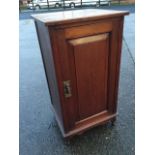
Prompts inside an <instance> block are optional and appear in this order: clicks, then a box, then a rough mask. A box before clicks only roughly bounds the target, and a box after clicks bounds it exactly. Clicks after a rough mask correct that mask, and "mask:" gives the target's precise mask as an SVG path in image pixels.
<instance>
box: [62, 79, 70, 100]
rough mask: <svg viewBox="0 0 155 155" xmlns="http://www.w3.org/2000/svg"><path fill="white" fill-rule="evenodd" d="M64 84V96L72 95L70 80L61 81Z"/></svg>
mask: <svg viewBox="0 0 155 155" xmlns="http://www.w3.org/2000/svg"><path fill="white" fill-rule="evenodd" d="M63 85H64V95H65V97H66V98H69V97H71V96H72V92H71V87H70V80H67V81H63Z"/></svg>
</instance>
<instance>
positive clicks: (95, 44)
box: [33, 9, 128, 137]
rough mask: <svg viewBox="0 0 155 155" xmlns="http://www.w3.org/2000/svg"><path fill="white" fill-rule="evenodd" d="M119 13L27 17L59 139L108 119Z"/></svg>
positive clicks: (117, 49)
mask: <svg viewBox="0 0 155 155" xmlns="http://www.w3.org/2000/svg"><path fill="white" fill-rule="evenodd" d="M127 14H128V12H125V11H107V10H99V9H86V10H74V11H64V12H55V13H45V14H37V15H33V17H34V19H35V25H36V30H37V34H38V39H39V44H40V49H41V54H42V59H43V63H44V68H45V73H46V77H47V82H48V86H49V92H50V96H51V101H52V109H53V112H54V113H55V116H56V119H57V122H58V124H59V127H60V129H61V131H62V134H63V136H64V137H69V136H73V135H75V134H79V133H81V132H83V131H85V130H87V129H89V128H92V127H94V126H97V125H99V124H103V123H106V122H107V121H110V120H111V121H114V120H115V117H116V109H117V92H118V81H119V68H120V57H121V46H122V30H123V19H124V15H127Z"/></svg>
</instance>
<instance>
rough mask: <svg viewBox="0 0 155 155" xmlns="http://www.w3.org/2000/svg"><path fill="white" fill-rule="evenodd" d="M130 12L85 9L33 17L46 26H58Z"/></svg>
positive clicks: (34, 15)
mask: <svg viewBox="0 0 155 155" xmlns="http://www.w3.org/2000/svg"><path fill="white" fill-rule="evenodd" d="M128 14H129V12H128V11H115V10H101V9H83V10H71V11H61V12H52V13H42V14H33V15H32V17H33V18H34V19H36V20H39V21H41V22H43V23H45V24H46V25H57V24H65V23H72V22H76V21H77V22H78V21H79V22H80V21H87V20H95V19H104V18H111V17H118V16H124V15H128Z"/></svg>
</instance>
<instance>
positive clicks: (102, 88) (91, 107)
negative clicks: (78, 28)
mask: <svg viewBox="0 0 155 155" xmlns="http://www.w3.org/2000/svg"><path fill="white" fill-rule="evenodd" d="M70 43H71V44H72V45H73V51H72V52H74V59H75V70H76V78H77V94H78V107H79V116H80V120H81V119H84V118H87V117H89V116H91V115H94V114H96V113H99V112H101V111H104V110H105V109H106V108H107V78H108V74H107V73H108V51H109V36H108V34H107V33H106V34H101V35H94V36H89V37H84V38H80V39H74V40H71V41H70ZM69 52H70V51H69Z"/></svg>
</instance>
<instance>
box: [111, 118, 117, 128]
mask: <svg viewBox="0 0 155 155" xmlns="http://www.w3.org/2000/svg"><path fill="white" fill-rule="evenodd" d="M115 122H116V117H114V118H113V119H112V120H111V125H112V126H114V125H115Z"/></svg>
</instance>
